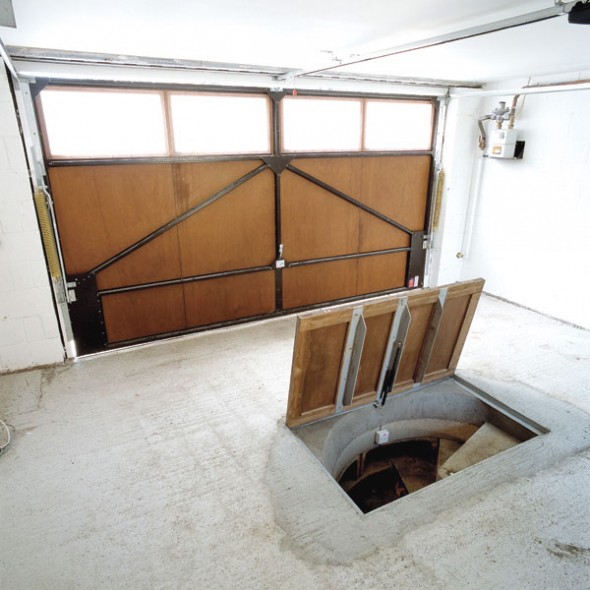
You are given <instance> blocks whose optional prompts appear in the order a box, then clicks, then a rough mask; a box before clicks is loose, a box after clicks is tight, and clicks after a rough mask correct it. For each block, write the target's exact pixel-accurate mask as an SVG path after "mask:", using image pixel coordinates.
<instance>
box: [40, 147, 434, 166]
mask: <svg viewBox="0 0 590 590" xmlns="http://www.w3.org/2000/svg"><path fill="white" fill-rule="evenodd" d="M432 154H433V152H432V151H416V150H413V151H395V152H384V151H379V152H360V151H359V152H287V153H285V154H284V155H285V156H288V157H291V158H293V159H298V160H299V159H309V158H379V157H386V156H389V157H392V156H393V157H404V156H432ZM267 157H269V154H235V155H203V156H152V157H137V158H84V159H63V160H62V159H51V160H48V161H47V166H48V167H49V168H59V167H64V168H65V167H71V166H110V165H113V166H114V165H127V164H129V165H132V164H192V163H198V162H245V161H249V160H262V159H263V158H267Z"/></svg>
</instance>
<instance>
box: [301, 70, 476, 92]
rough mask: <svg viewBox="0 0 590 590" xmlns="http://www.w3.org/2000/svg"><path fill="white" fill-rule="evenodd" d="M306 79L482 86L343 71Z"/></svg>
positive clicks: (456, 81) (403, 84)
mask: <svg viewBox="0 0 590 590" xmlns="http://www.w3.org/2000/svg"><path fill="white" fill-rule="evenodd" d="M301 78H305V79H307V80H342V81H346V82H348V81H350V82H376V83H378V84H379V83H382V84H397V85H399V86H417V87H421V88H438V89H447V88H482V86H483V84H482V83H481V82H468V81H465V80H440V79H436V78H407V77H403V76H387V75H383V76H379V75H373V74H355V73H353V72H351V73H348V72H347V73H343V72H317V73H315V74H308V75H306V76H301Z"/></svg>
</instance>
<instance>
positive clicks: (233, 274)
mask: <svg viewBox="0 0 590 590" xmlns="http://www.w3.org/2000/svg"><path fill="white" fill-rule="evenodd" d="M265 270H274V266H270V265H269V266H253V267H252V268H240V269H238V270H226V271H223V272H214V273H210V274H206V275H194V276H192V277H182V278H178V279H168V280H164V281H153V282H151V283H141V284H139V285H126V286H125V287H113V288H112V289H102V290H100V291H98V292H97V294H98V295H100V296H104V295H116V294H118V293H131V292H133V291H142V290H144V289H155V288H157V287H169V286H171V285H184V284H185V283H196V282H198V281H209V280H211V279H221V278H225V277H236V276H239V275H246V274H251V273H255V272H262V271H265Z"/></svg>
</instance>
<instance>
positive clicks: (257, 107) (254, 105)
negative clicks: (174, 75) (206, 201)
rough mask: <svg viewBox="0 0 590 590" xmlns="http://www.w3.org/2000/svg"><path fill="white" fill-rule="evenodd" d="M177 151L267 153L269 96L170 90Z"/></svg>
mask: <svg viewBox="0 0 590 590" xmlns="http://www.w3.org/2000/svg"><path fill="white" fill-rule="evenodd" d="M170 109H171V114H172V128H173V136H174V151H175V152H176V153H177V154H181V155H188V154H195V155H199V154H268V153H270V151H271V146H270V110H269V100H268V98H266V97H264V96H245V95H240V96H238V95H233V96H231V95H226V96H223V95H218V94H217V95H214V94H195V93H191V94H189V93H186V94H173V93H171V94H170Z"/></svg>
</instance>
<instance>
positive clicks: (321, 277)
mask: <svg viewBox="0 0 590 590" xmlns="http://www.w3.org/2000/svg"><path fill="white" fill-rule="evenodd" d="M356 283H357V260H338V261H335V262H323V263H318V264H310V265H309V266H300V267H296V268H288V269H286V270H285V272H284V273H283V307H285V308H286V309H289V308H294V307H304V306H306V305H313V304H315V303H321V302H324V301H333V300H335V299H344V298H346V297H354V296H355V295H356V294H357V287H356Z"/></svg>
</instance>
